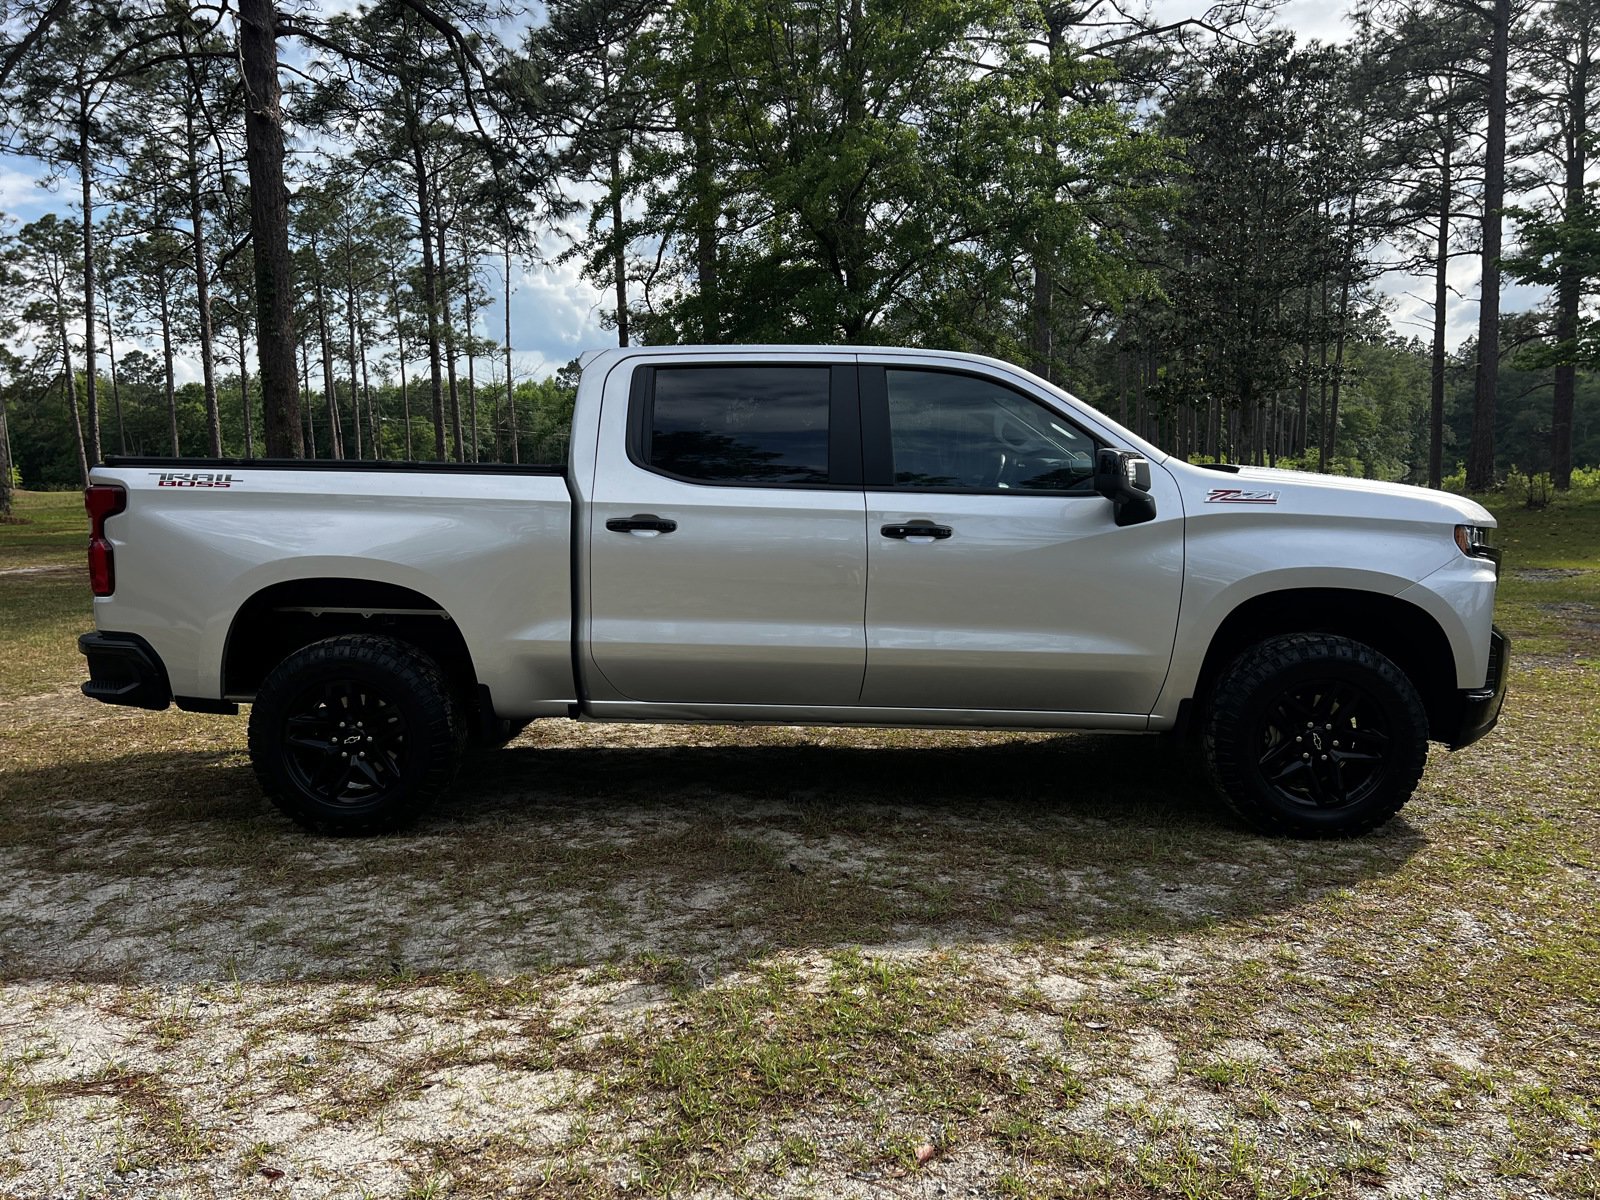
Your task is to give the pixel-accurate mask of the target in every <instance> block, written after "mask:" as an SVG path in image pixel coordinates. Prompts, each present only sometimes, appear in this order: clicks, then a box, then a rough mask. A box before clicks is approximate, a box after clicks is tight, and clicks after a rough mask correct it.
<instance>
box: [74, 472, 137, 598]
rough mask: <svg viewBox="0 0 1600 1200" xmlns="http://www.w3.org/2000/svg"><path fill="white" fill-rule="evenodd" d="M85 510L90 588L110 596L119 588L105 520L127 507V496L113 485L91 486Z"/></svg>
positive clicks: (84, 500)
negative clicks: (87, 523) (87, 520)
mask: <svg viewBox="0 0 1600 1200" xmlns="http://www.w3.org/2000/svg"><path fill="white" fill-rule="evenodd" d="M83 507H84V509H85V510H87V512H88V513H89V586H90V587H91V588H92V589H94V594H95V595H96V596H109V595H111V593H112V591H113V590H114V589H115V588H116V586H117V574H116V570H115V569H114V565H113V563H112V561H111V543H110V542H109V541H107V540H106V518H107V517H114V516H116V515H117V514H118V513H119V512H121V511H122V510H123V509H125V508H127V507H128V493H127V491H126V490H125V489H124V488H122V487H119V486H118V485H117V484H114V483H92V484H90V485H89V486H88V487H86V488H84V489H83Z"/></svg>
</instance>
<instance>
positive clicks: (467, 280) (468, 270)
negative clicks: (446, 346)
mask: <svg viewBox="0 0 1600 1200" xmlns="http://www.w3.org/2000/svg"><path fill="white" fill-rule="evenodd" d="M461 269H462V274H463V276H464V278H463V280H462V287H461V308H462V319H463V320H464V321H465V322H466V326H467V333H466V337H467V412H468V414H469V421H468V424H470V425H471V427H472V458H471V460H470V461H472V462H477V461H478V372H477V367H476V365H475V363H474V359H475V355H474V354H473V353H472V341H473V334H472V317H473V312H472V251H471V249H470V248H469V246H468V245H467V235H466V233H465V232H463V233H462V235H461Z"/></svg>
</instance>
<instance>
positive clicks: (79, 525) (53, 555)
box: [0, 491, 89, 571]
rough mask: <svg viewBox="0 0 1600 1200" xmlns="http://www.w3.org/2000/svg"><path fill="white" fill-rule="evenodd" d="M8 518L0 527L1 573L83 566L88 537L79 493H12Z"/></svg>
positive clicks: (86, 519) (86, 520) (86, 522)
mask: <svg viewBox="0 0 1600 1200" xmlns="http://www.w3.org/2000/svg"><path fill="white" fill-rule="evenodd" d="M11 517H12V520H11V521H9V522H7V523H6V524H4V525H0V571H3V570H6V569H7V568H12V567H49V566H63V565H82V563H83V561H84V547H85V544H86V542H87V541H88V537H89V519H88V517H86V516H85V515H84V512H83V493H82V492H77V491H72V492H23V491H18V492H14V493H12V511H11Z"/></svg>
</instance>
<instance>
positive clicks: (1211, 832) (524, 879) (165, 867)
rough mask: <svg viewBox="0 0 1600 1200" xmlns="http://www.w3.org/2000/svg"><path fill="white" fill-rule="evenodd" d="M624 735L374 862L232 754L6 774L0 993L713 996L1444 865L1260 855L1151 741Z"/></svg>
mask: <svg viewBox="0 0 1600 1200" xmlns="http://www.w3.org/2000/svg"><path fill="white" fill-rule="evenodd" d="M702 735H703V736H702ZM834 735H837V736H838V740H843V741H846V742H848V743H849V744H844V745H841V744H837V742H836V740H835V736H834ZM629 737H630V732H629V731H620V732H618V733H617V734H616V736H615V737H614V738H613V737H611V736H610V735H608V744H605V745H597V744H594V739H593V738H592V737H590V738H589V739H588V740H587V742H578V743H574V744H568V745H559V744H558V745H553V746H552V745H544V746H539V747H529V746H526V745H515V746H513V747H511V748H508V749H506V750H502V751H498V752H495V753H481V754H477V755H474V756H472V757H471V758H470V759H469V761H468V763H467V765H466V767H465V768H464V770H463V773H462V776H461V778H460V780H459V781H458V783H457V786H456V789H455V792H454V794H453V795H452V796H451V797H450V798H449V799H448V800H447V801H446V802H445V803H444V804H443V805H441V806H440V807H439V809H438V810H437V811H436V812H434V813H433V814H431V816H430V817H429V818H427V819H426V820H425V821H424V822H423V823H422V824H421V825H420V826H419V827H418V828H416V829H414V830H411V831H408V832H406V833H404V834H397V835H391V836H387V837H382V838H371V839H334V838H319V837H312V836H309V835H307V834H305V833H302V832H301V831H300V830H298V829H297V828H296V827H294V826H293V825H291V824H290V823H289V822H288V821H287V820H285V819H283V818H282V817H280V816H279V815H278V814H277V813H276V812H275V811H273V810H272V809H270V807H269V806H268V805H267V804H266V802H265V801H264V799H263V798H262V796H261V794H260V792H259V790H258V789H257V787H256V785H255V782H254V779H253V777H252V775H251V773H250V770H249V768H248V765H246V764H245V762H244V759H243V756H242V754H241V753H239V752H238V751H237V750H233V749H227V750H216V751H198V750H191V751H181V752H164V753H151V754H130V755H127V756H124V757H122V758H118V759H112V760H99V761H85V762H79V763H71V762H67V763H57V764H53V765H51V766H46V767H38V768H34V769H31V770H30V769H23V770H11V771H8V772H7V773H6V774H5V775H3V776H0V842H4V843H5V844H7V845H8V847H9V850H8V853H7V854H6V856H5V858H4V861H3V864H0V976H4V977H8V978H13V979H15V978H110V977H116V978H138V979H156V980H173V981H179V980H204V979H229V978H239V979H261V980H269V979H284V978H318V979H330V978H331V979H352V978H368V977H374V976H384V975H394V974H397V973H398V974H403V975H413V974H417V975H430V974H434V973H441V972H482V973H484V974H488V975H495V976H503V975H513V974H518V973H522V972H527V971H534V970H539V969H542V968H546V967H549V966H556V965H594V964H599V963H607V962H634V963H637V962H639V961H647V962H651V963H658V964H659V963H674V964H690V965H691V966H692V969H690V967H687V966H686V967H684V968H683V969H684V970H685V971H687V972H688V974H687V976H686V977H688V978H698V977H702V976H704V975H705V973H706V972H710V973H712V974H715V973H716V972H718V971H719V970H720V969H722V968H724V967H727V966H731V965H734V964H737V963H739V962H742V961H745V960H747V959H748V958H749V957H751V956H754V955H760V954H765V953H770V952H773V951H778V950H784V949H805V948H819V947H822V948H825V947H831V946H851V945H873V946H927V945H943V946H972V945H982V944H987V943H999V942H1015V941H1017V940H1019V939H1064V940H1074V939H1082V938H1099V937H1107V936H1109V937H1115V938H1119V939H1123V938H1125V939H1129V940H1131V941H1137V940H1138V938H1139V937H1141V936H1143V935H1145V934H1181V933H1184V932H1202V931H1204V930H1205V929H1206V928H1208V927H1211V926H1214V925H1216V924H1219V923H1225V922H1231V921H1238V920H1249V919H1256V918H1262V917H1267V916H1270V915H1272V914H1275V913H1281V912H1285V911H1291V910H1294V909H1296V908H1298V907H1300V906H1302V905H1304V904H1305V903H1306V902H1307V901H1308V899H1311V898H1314V897H1315V896H1317V895H1319V894H1320V893H1322V892H1324V891H1325V890H1327V889H1330V888H1338V887H1346V886H1349V885H1351V884H1354V883H1357V882H1359V881H1360V880H1363V879H1367V878H1372V877H1377V876H1383V875H1387V874H1389V873H1391V872H1393V871H1395V870H1396V869H1398V868H1399V867H1400V866H1402V865H1403V864H1404V863H1405V862H1406V861H1407V860H1408V859H1409V858H1410V856H1411V855H1412V854H1413V853H1415V852H1416V850H1417V849H1418V848H1419V847H1420V846H1421V845H1422V838H1421V836H1420V835H1419V834H1418V833H1417V831H1416V830H1415V829H1414V828H1413V827H1412V826H1411V825H1409V824H1408V823H1407V822H1405V821H1404V820H1403V819H1401V820H1397V821H1395V822H1392V823H1391V824H1390V825H1389V826H1387V827H1386V828H1385V829H1383V830H1380V831H1379V832H1378V833H1376V834H1374V835H1372V836H1370V837H1367V838H1364V839H1360V840H1357V841H1353V842H1335V843H1305V842H1291V841H1277V840H1269V839H1263V838H1258V837H1255V836H1253V835H1251V834H1249V833H1247V832H1245V831H1243V830H1242V829H1240V828H1239V827H1238V826H1237V825H1236V824H1235V823H1234V822H1233V820H1232V819H1231V817H1229V816H1228V815H1227V814H1226V813H1225V812H1224V811H1223V810H1222V809H1221V808H1220V807H1219V806H1218V805H1217V804H1216V802H1215V801H1214V800H1213V799H1212V798H1211V797H1210V795H1209V793H1208V792H1207V790H1206V788H1205V786H1204V784H1203V782H1202V781H1201V779H1200V778H1199V773H1198V768H1197V765H1196V764H1195V762H1194V761H1193V760H1192V759H1191V758H1190V757H1189V756H1187V755H1186V754H1183V753H1180V752H1179V751H1178V750H1177V749H1175V748H1173V747H1169V746H1166V745H1164V744H1160V743H1157V742H1155V741H1154V740H1151V739H1144V738H1131V737H1108V736H1103V735H1067V736H1058V737H1038V736H1034V737H1006V736H1004V735H971V737H970V738H967V735H957V738H956V740H957V742H960V741H961V740H962V739H966V740H967V741H969V742H970V744H954V745H951V744H934V745H931V746H930V745H928V744H926V739H925V738H922V737H919V735H915V734H908V733H903V734H892V733H885V734H872V735H860V734H840V733H839V731H827V730H818V731H809V732H808V733H807V734H803V735H802V734H797V733H795V732H794V731H765V732H755V733H752V732H749V731H720V730H698V731H688V733H687V734H686V740H684V741H682V742H678V743H677V744H672V745H666V746H663V745H643V744H641V745H629V744H627V741H628V739H629ZM697 737H698V740H695V739H696V738H697ZM806 738H809V740H803V739H806ZM618 743H620V744H618ZM863 743H865V744H863ZM674 969H675V970H676V969H677V968H674Z"/></svg>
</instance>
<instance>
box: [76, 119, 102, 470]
mask: <svg viewBox="0 0 1600 1200" xmlns="http://www.w3.org/2000/svg"><path fill="white" fill-rule="evenodd" d="M78 97H79V106H78V181H79V183H80V185H81V191H82V201H83V388H84V393H85V397H86V399H87V400H88V405H87V407H88V412H89V442H88V446H87V451H88V455H89V459H90V462H91V463H92V464H98V463H99V462H100V398H99V393H98V390H97V382H98V381H97V380H96V378H95V372H96V368H95V345H94V339H95V330H94V197H93V196H92V195H91V188H90V184H91V182H92V180H93V178H94V170H93V167H92V165H91V163H90V159H89V94H88V92H87V91H86V90H80V91H79V93H78ZM74 411H76V410H74ZM84 486H85V487H87V486H88V475H87V474H85V476H84Z"/></svg>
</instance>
